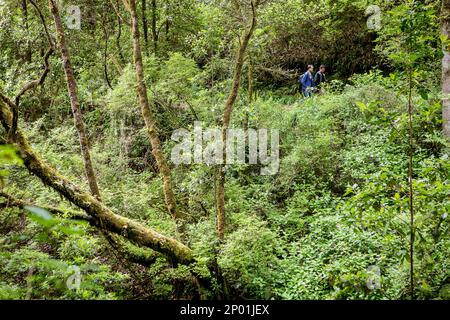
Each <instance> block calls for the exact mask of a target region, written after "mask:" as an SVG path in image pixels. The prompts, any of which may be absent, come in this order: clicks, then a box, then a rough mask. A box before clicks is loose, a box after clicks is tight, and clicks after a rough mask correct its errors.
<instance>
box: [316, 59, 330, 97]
mask: <svg viewBox="0 0 450 320" xmlns="http://www.w3.org/2000/svg"><path fill="white" fill-rule="evenodd" d="M326 81H327V78H326V77H325V66H324V65H323V64H322V65H321V66H320V68H319V71H318V72H317V73H316V75H315V76H314V87H315V88H316V89H317V92H319V93H323V88H322V85H323V83H325V82H326Z"/></svg>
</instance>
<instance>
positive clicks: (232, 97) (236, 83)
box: [216, 0, 259, 240]
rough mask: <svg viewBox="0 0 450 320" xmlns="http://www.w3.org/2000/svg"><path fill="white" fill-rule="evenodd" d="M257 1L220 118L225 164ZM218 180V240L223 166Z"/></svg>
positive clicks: (221, 234) (222, 217)
mask: <svg viewBox="0 0 450 320" xmlns="http://www.w3.org/2000/svg"><path fill="white" fill-rule="evenodd" d="M258 3H259V1H253V0H252V2H251V5H252V19H251V22H250V26H249V27H248V29H247V30H245V31H244V35H243V36H242V39H239V40H240V46H239V51H238V53H237V56H236V62H235V65H234V75H233V83H232V85H231V89H230V93H229V95H228V98H227V101H226V103H225V108H224V112H223V117H222V141H223V150H224V153H223V154H224V157H225V163H226V141H227V131H228V128H229V126H230V120H231V113H232V110H233V106H234V103H235V102H236V98H237V95H238V91H239V87H240V84H241V75H242V66H243V64H244V57H245V53H246V51H247V47H248V44H249V42H250V38H251V37H252V34H253V31H254V29H255V27H256V8H257V6H258ZM217 170H218V179H217V188H216V203H217V234H218V236H219V239H220V240H223V238H224V232H225V165H224V164H223V165H219V166H218V168H217Z"/></svg>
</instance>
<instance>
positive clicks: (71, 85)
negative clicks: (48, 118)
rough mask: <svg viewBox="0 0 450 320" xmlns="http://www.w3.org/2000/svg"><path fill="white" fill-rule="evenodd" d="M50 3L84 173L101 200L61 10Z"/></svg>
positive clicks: (53, 0) (92, 189) (50, 0)
mask: <svg viewBox="0 0 450 320" xmlns="http://www.w3.org/2000/svg"><path fill="white" fill-rule="evenodd" d="M48 3H49V6H50V11H51V13H52V15H53V20H54V21H55V27H56V32H57V35H58V46H59V49H60V52H61V57H62V60H63V67H64V72H65V75H66V82H67V90H68V92H69V98H70V105H71V107H72V114H73V118H74V121H75V127H76V129H77V132H78V137H79V140H80V147H81V152H82V155H83V161H84V172H85V174H86V178H87V180H88V183H89V187H90V190H91V193H92V194H93V195H94V196H95V197H96V198H97V199H98V200H101V196H100V190H99V188H98V184H97V179H96V176H95V172H94V168H93V166H92V160H91V154H90V151H89V141H88V138H87V135H86V129H85V125H84V122H83V115H82V113H81V109H80V102H79V100H78V93H77V83H76V81H75V76H74V74H73V69H72V64H71V62H70V55H69V48H68V45H67V40H66V37H65V34H64V28H63V24H62V21H61V16H60V14H59V9H58V6H57V4H56V3H55V0H49V1H48Z"/></svg>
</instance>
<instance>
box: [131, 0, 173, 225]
mask: <svg viewBox="0 0 450 320" xmlns="http://www.w3.org/2000/svg"><path fill="white" fill-rule="evenodd" d="M128 4H129V6H130V8H129V10H130V13H131V28H132V35H133V55H134V65H135V68H136V77H137V83H138V84H137V91H138V95H139V104H140V105H141V112H142V117H143V118H144V121H145V124H146V126H147V130H148V135H149V138H150V143H151V145H152V153H153V156H154V157H155V159H156V163H157V165H158V169H159V172H160V174H161V175H162V179H163V184H164V185H163V190H164V198H165V202H166V207H167V210H168V211H169V214H170V215H171V216H172V217H173V218H174V219H177V218H179V216H178V211H177V207H176V201H175V196H174V194H173V189H172V177H171V172H170V168H169V166H168V164H167V161H166V158H165V156H164V154H163V152H162V150H161V142H160V140H159V137H158V130H157V127H156V121H155V117H154V115H153V112H152V110H151V109H150V105H149V102H148V96H147V87H146V85H145V78H144V68H143V64H142V51H141V45H140V42H139V25H138V16H137V12H136V0H130V1H129V3H128Z"/></svg>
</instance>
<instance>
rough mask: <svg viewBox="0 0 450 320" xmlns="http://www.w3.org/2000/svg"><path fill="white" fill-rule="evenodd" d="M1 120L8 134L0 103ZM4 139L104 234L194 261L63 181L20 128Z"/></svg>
mask: <svg viewBox="0 0 450 320" xmlns="http://www.w3.org/2000/svg"><path fill="white" fill-rule="evenodd" d="M2 97H3V99H2V100H4V99H7V98H6V97H5V96H4V95H2ZM0 121H1V123H2V126H3V128H4V129H5V131H6V132H9V130H10V128H11V125H12V123H13V115H12V112H11V110H10V106H9V105H8V103H6V102H5V101H0ZM5 140H6V141H7V142H8V143H11V144H12V145H13V146H14V147H15V148H16V150H17V152H18V155H19V156H20V157H21V158H22V159H23V162H24V165H25V166H26V167H27V169H28V170H29V171H30V172H31V173H32V174H34V175H36V176H37V177H38V178H39V179H41V181H42V182H43V183H44V184H45V185H46V186H49V187H51V188H52V189H54V190H55V191H56V192H58V193H59V194H60V195H61V196H63V197H64V198H65V199H67V200H68V201H69V202H71V203H72V204H74V205H75V206H77V207H78V208H80V209H82V210H83V211H84V212H86V214H88V215H89V216H90V217H91V218H92V219H93V221H94V224H95V225H97V226H101V228H104V229H105V230H106V231H109V232H112V233H116V234H118V235H121V236H123V237H124V238H126V239H128V240H129V241H131V242H132V243H134V244H136V245H138V246H142V247H146V248H150V249H153V250H155V251H157V252H160V253H162V254H163V255H165V256H166V257H167V258H169V259H170V260H172V261H174V262H176V263H181V264H190V263H192V262H194V258H193V255H192V251H191V249H190V248H188V247H187V246H186V245H184V244H183V243H181V242H179V241H177V240H176V239H173V238H170V237H167V236H164V235H162V234H160V233H158V232H156V231H155V230H153V229H151V228H149V227H147V226H144V225H142V224H140V223H138V222H136V221H133V220H131V219H128V218H126V217H123V216H120V215H118V214H116V213H114V212H113V211H112V210H111V209H109V208H108V207H106V206H105V205H104V204H103V203H101V202H100V201H98V200H97V199H96V198H94V197H93V196H92V195H90V194H89V193H87V192H84V191H83V190H81V189H80V188H79V187H78V186H77V185H75V184H74V183H72V182H71V181H69V180H68V179H67V178H65V177H64V176H63V175H62V174H61V173H59V172H58V171H57V170H56V169H55V168H53V167H51V166H50V165H49V164H47V163H46V162H45V161H44V160H43V159H42V158H41V157H40V156H39V155H38V154H36V153H35V152H34V150H33V149H32V148H31V146H30V144H29V142H28V139H27V138H26V136H25V134H24V133H23V132H22V131H21V130H20V128H18V129H17V131H16V133H15V137H14V139H13V140H11V139H5Z"/></svg>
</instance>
